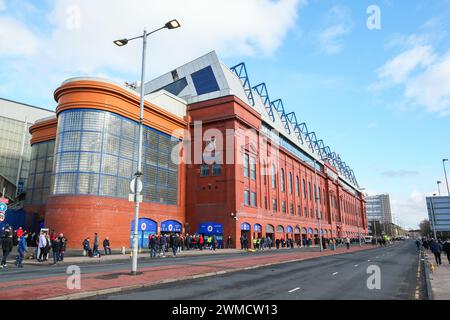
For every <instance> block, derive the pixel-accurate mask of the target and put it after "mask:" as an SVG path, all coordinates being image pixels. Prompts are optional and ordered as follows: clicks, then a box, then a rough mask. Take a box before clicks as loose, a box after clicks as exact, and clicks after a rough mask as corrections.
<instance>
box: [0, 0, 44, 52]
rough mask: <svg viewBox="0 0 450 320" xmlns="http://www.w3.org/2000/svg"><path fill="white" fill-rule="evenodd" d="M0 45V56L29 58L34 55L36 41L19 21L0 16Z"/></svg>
mask: <svg viewBox="0 0 450 320" xmlns="http://www.w3.org/2000/svg"><path fill="white" fill-rule="evenodd" d="M0 8H1V2H0ZM0 43H1V46H0V56H10V57H11V56H31V55H33V54H35V53H36V50H37V45H38V40H37V38H36V36H35V35H34V34H33V33H32V32H31V31H30V30H28V29H27V27H26V26H25V25H24V24H23V23H21V22H20V21H18V20H16V19H14V18H11V17H8V16H0Z"/></svg>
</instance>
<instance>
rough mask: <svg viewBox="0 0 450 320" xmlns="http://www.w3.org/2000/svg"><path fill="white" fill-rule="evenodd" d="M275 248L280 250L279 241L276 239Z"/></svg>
mask: <svg viewBox="0 0 450 320" xmlns="http://www.w3.org/2000/svg"><path fill="white" fill-rule="evenodd" d="M275 247H276V248H277V249H280V239H278V238H277V239H276V240H275Z"/></svg>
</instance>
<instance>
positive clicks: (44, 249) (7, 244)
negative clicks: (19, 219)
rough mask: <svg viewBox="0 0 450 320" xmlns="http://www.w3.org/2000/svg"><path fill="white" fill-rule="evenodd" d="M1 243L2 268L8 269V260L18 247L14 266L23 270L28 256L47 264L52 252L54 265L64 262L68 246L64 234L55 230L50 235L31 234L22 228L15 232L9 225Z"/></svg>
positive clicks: (4, 231) (4, 230)
mask: <svg viewBox="0 0 450 320" xmlns="http://www.w3.org/2000/svg"><path fill="white" fill-rule="evenodd" d="M0 241H1V247H2V251H3V256H2V260H1V265H0V268H5V267H6V260H7V258H8V256H9V255H10V253H11V252H12V251H13V248H14V247H16V246H17V255H16V258H15V263H14V264H15V265H16V266H17V267H19V268H23V260H24V259H25V257H26V255H27V254H28V255H29V256H28V257H29V258H31V259H37V261H39V262H45V261H47V260H48V255H49V254H50V251H52V254H53V264H54V265H56V264H57V262H58V261H63V260H64V253H65V251H66V245H67V238H66V237H64V235H63V234H62V233H60V234H56V233H55V230H52V232H50V233H48V232H42V233H41V234H37V233H34V232H32V233H29V232H28V231H26V230H23V229H22V227H19V228H18V229H16V230H14V229H13V228H12V227H11V226H9V225H6V226H5V227H2V229H1V232H0ZM31 248H33V249H31Z"/></svg>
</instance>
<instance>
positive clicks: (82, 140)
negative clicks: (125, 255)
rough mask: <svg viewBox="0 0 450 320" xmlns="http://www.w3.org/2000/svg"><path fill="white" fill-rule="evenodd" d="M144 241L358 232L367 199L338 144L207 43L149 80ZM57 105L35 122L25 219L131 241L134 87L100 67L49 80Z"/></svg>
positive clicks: (72, 236) (74, 243) (363, 228)
mask: <svg viewBox="0 0 450 320" xmlns="http://www.w3.org/2000/svg"><path fill="white" fill-rule="evenodd" d="M145 92H146V101H145V114H144V119H145V121H144V125H145V130H144V149H143V159H144V160H143V181H144V183H143V185H144V188H143V192H142V196H143V203H142V205H141V211H140V220H139V235H140V241H139V244H140V246H143V247H145V246H146V245H147V238H148V235H149V234H151V233H156V232H163V233H164V232H180V233H190V234H193V233H204V234H206V235H207V236H208V235H212V234H216V236H217V237H218V239H219V241H220V242H221V241H222V239H226V238H227V237H228V236H231V237H232V239H233V244H234V245H236V246H237V245H238V243H239V241H236V240H238V239H239V237H240V236H241V234H243V233H245V234H247V235H248V237H249V238H251V237H258V236H270V237H272V238H273V239H275V238H284V239H287V238H293V239H296V240H299V239H302V238H303V239H309V238H312V239H315V240H317V238H318V236H319V234H322V236H323V237H324V238H331V237H333V238H343V237H350V238H356V237H357V236H358V234H361V235H365V234H367V232H368V230H367V218H366V214H365V212H366V210H365V201H364V196H363V194H362V192H361V191H360V188H359V187H358V184H357V181H356V179H355V176H354V174H353V171H352V170H351V169H350V168H349V167H348V166H347V165H346V164H345V162H343V161H342V160H341V159H340V157H339V156H337V154H336V153H335V152H332V151H331V149H330V148H329V147H327V146H325V144H324V143H323V141H322V140H318V139H317V137H316V135H315V133H314V132H309V131H308V128H307V126H306V124H305V123H298V122H297V119H296V115H295V114H294V113H287V112H286V110H285V109H284V106H283V103H282V101H281V100H276V101H271V100H270V98H269V95H268V92H267V88H266V86H265V84H260V85H257V86H254V87H252V86H251V85H250V81H249V78H248V76H247V72H246V68H245V65H244V64H239V65H237V66H235V67H233V68H231V69H229V68H227V67H226V66H225V65H224V64H222V63H221V62H220V61H219V59H218V58H217V56H216V54H215V53H214V52H211V53H209V54H207V55H205V56H203V57H200V58H198V59H196V60H194V61H192V62H190V63H188V64H186V65H183V66H181V67H179V68H177V69H175V70H173V71H171V72H169V73H167V74H165V75H162V76H161V77H158V78H156V79H154V80H152V81H150V82H148V83H146V85H145ZM55 100H56V101H57V102H58V107H57V109H56V117H54V118H47V119H43V120H40V121H38V122H36V123H35V124H34V125H33V126H32V128H31V130H30V131H31V133H32V141H31V143H32V159H31V166H30V176H29V187H28V190H27V206H26V210H27V212H28V213H29V219H28V223H29V225H32V224H33V223H37V222H40V224H41V226H42V225H45V227H47V228H50V229H55V231H56V232H63V233H65V235H66V236H67V237H68V239H69V247H72V248H79V247H80V244H81V242H82V240H83V239H84V238H85V237H87V236H91V237H92V236H93V234H94V233H95V232H96V233H98V234H99V235H100V237H101V238H103V237H105V236H109V237H110V239H111V242H112V245H113V247H116V248H119V247H122V246H126V247H129V246H130V235H131V230H132V226H133V216H134V204H133V203H132V202H129V193H130V189H129V184H130V181H131V179H132V177H133V174H134V172H135V171H136V159H137V141H138V140H137V139H138V137H137V135H138V130H137V128H138V119H139V94H138V93H137V92H136V91H135V90H134V89H130V88H127V87H123V86H121V85H118V84H115V83H112V82H109V81H106V80H102V79H96V78H74V79H69V80H67V81H66V82H64V83H63V84H62V85H61V86H60V87H59V88H58V89H57V90H56V91H55Z"/></svg>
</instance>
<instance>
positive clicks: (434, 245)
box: [430, 240, 442, 266]
mask: <svg viewBox="0 0 450 320" xmlns="http://www.w3.org/2000/svg"><path fill="white" fill-rule="evenodd" d="M430 249H431V252H433V254H434V258H435V259H436V265H438V266H439V265H441V264H442V260H441V252H442V245H441V244H440V243H439V242H437V241H436V240H431V245H430Z"/></svg>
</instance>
